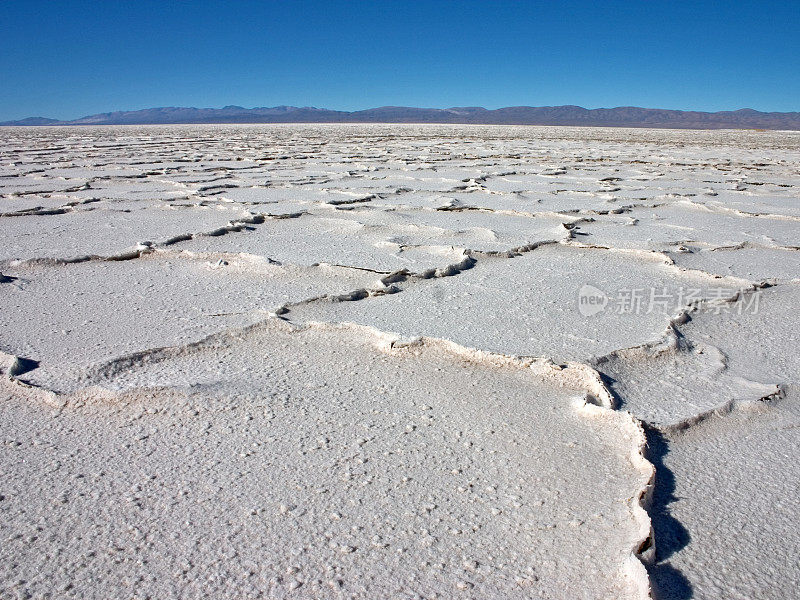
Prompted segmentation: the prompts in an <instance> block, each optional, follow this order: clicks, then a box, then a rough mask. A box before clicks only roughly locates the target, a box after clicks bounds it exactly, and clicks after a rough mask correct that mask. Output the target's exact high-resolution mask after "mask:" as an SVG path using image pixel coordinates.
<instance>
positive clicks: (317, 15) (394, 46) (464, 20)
mask: <svg viewBox="0 0 800 600" xmlns="http://www.w3.org/2000/svg"><path fill="white" fill-rule="evenodd" d="M0 82H1V83H0V120H3V119H14V118H21V117H26V116H31V115H37V116H39V115H41V116H49V117H55V118H65V119H66V118H75V117H79V116H83V115H87V114H92V113H97V112H105V111H111V110H131V109H137V108H148V107H154V106H202V107H221V106H224V105H226V104H238V105H241V106H246V107H252V106H274V105H278V104H290V105H300V106H318V107H325V108H335V109H344V110H353V109H360V108H369V107H374V106H382V105H407V106H426V107H449V106H485V107H487V108H497V107H500V106H515V105H531V106H540V105H559V104H578V105H581V106H585V107H587V108H597V107H611V106H626V105H635V106H646V107H660V108H680V109H696V110H726V109H737V108H743V107H749V108H756V109H759V110H777V111H792V110H795V111H796V110H800V0H788V1H786V2H781V3H778V2H768V1H765V2H737V1H736V0H730V1H728V2H702V1H698V2H682V1H675V2H668V1H651V2H633V1H630V2H616V1H613V0H608V1H602V0H597V1H594V2H579V1H576V2H561V3H559V2H502V1H497V2H488V1H486V2H472V1H465V2H424V1H420V2H414V1H413V0H407V1H406V2H399V1H398V2H395V1H379V0H376V1H374V2H359V1H353V2H336V1H331V2H314V1H299V0H298V1H291V0H286V1H283V2H271V1H263V2H239V1H236V0H231V1H229V2H216V1H214V2H212V1H205V2H203V1H198V2H169V1H168V0H163V1H161V2H150V1H149V0H140V1H130V2H125V1H122V0H107V1H105V2H75V1H69V0H63V1H61V2H56V1H51V2H38V1H17V2H14V1H6V2H4V3H3V9H2V18H1V19H0Z"/></svg>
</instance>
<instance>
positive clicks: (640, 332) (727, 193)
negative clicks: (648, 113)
mask: <svg viewBox="0 0 800 600" xmlns="http://www.w3.org/2000/svg"><path fill="white" fill-rule="evenodd" d="M0 140H2V142H0V239H2V244H0V351H1V352H2V354H0V357H2V361H0V363H1V364H0V368H2V370H3V379H2V384H1V386H0V395H1V396H2V403H1V404H0V406H2V409H1V410H2V417H0V432H1V435H0V439H2V440H3V445H2V449H1V450H0V472H1V473H2V479H1V480H0V514H1V515H2V518H0V539H2V543H1V544H0V590H2V595H3V596H4V597H20V598H29V597H34V598H39V597H60V598H61V597H63V598H70V597H74V598H112V597H126V598H146V597H182V598H196V597H206V596H211V597H219V598H223V597H225V598H250V597H252V598H259V597H270V598H293V597H296V598H311V597H317V598H321V597H331V598H339V597H341V598H375V597H398V598H401V597H402V598H405V597H408V598H435V597H439V598H451V597H463V598H531V597H547V598H645V597H655V598H689V597H694V598H719V597H728V598H755V597H761V598H791V597H792V596H793V593H794V590H796V589H798V588H800V565H798V563H797V556H798V555H800V530H799V529H798V525H797V523H798V521H800V519H798V514H797V509H796V506H795V505H794V503H793V502H792V501H791V499H792V498H793V495H794V494H796V490H797V486H798V482H800V468H798V466H797V461H796V459H795V455H794V453H795V452H796V448H797V444H798V441H800V439H799V438H798V435H799V434H798V432H800V427H798V425H799V424H800V396H798V393H797V390H798V389H799V388H798V383H800V362H799V361H798V357H797V356H798V352H797V342H796V335H797V331H798V326H800V324H799V323H797V310H796V306H797V296H798V293H800V292H799V291H798V290H799V289H800V288H798V285H800V260H799V258H798V257H800V253H798V248H800V240H799V239H798V238H799V237H800V236H798V232H799V231H800V230H799V229H798V225H800V134H798V133H793V132H756V131H713V132H712V131H668V130H646V129H639V130H635V129H590V128H584V129H581V128H537V127H491V126H444V125H443V126H419V125H408V126H403V125H374V126H373V125H370V126H366V125H326V126H322V125H292V126H280V125H277V126H276V125H271V126H173V127H156V126H152V127H102V128H27V129H25V128H3V129H0ZM582 289H583V290H586V289H589V290H592V293H593V294H595V295H596V296H597V299H599V300H598V301H599V302H600V303H599V304H597V306H600V308H599V309H597V310H588V311H587V310H586V307H585V306H582V305H581V302H582V296H581V294H582V293H583V292H582V291H581V290H582ZM651 528H652V531H651Z"/></svg>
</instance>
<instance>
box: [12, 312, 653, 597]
mask: <svg viewBox="0 0 800 600" xmlns="http://www.w3.org/2000/svg"><path fill="white" fill-rule="evenodd" d="M379 346H382V347H383V351H381V349H380V347H379ZM334 357H335V360H331V359H332V358H334ZM104 375H106V376H105V377H104ZM92 383H95V384H100V385H105V386H108V387H111V388H113V389H114V390H132V391H131V392H130V393H129V394H127V395H125V394H123V395H121V396H120V395H111V394H110V393H105V394H99V393H98V392H95V393H94V394H95V395H94V396H93V395H92V393H91V392H87V393H86V394H85V396H88V397H82V396H80V395H78V396H76V397H74V398H65V401H66V402H67V403H68V404H67V406H66V407H64V409H63V410H62V412H61V413H60V415H59V416H58V418H52V417H51V416H50V411H49V410H45V409H43V407H42V406H41V405H39V404H35V403H34V404H30V403H29V402H28V403H26V401H25V400H20V399H15V398H13V397H6V398H4V401H3V413H4V414H3V418H2V421H3V423H4V424H5V425H4V427H6V428H7V429H6V431H7V433H6V434H5V435H13V440H15V441H16V440H19V441H20V444H21V445H19V446H14V447H13V449H12V450H11V451H10V452H6V453H4V454H3V455H2V456H3V459H4V460H3V466H2V468H3V471H4V472H6V473H8V474H9V477H8V478H7V479H6V481H5V482H4V490H3V491H4V493H5V495H6V499H5V501H4V503H3V511H4V513H5V515H6V519H5V521H6V523H7V524H8V521H11V523H13V524H14V526H13V527H7V525H5V526H3V527H4V528H7V529H8V530H11V531H6V532H5V533H6V535H7V536H9V534H12V532H13V534H12V535H10V536H9V539H8V543H5V544H4V545H3V549H2V551H0V552H1V554H0V556H2V560H0V564H2V565H3V566H2V567H0V576H1V577H2V578H3V579H4V580H6V581H11V580H12V579H14V578H16V579H20V578H21V579H24V580H25V581H26V584H25V585H26V588H27V589H29V590H30V591H31V592H32V593H33V594H38V593H41V592H43V591H45V590H48V589H53V588H52V586H54V585H55V586H61V585H64V584H67V583H68V582H70V581H71V582H72V588H71V589H70V590H69V591H70V594H75V595H84V594H89V595H101V594H107V595H111V596H113V595H118V594H119V593H120V591H121V589H126V587H127V586H125V584H122V585H123V587H122V588H119V587H117V586H118V585H120V583H118V582H117V580H116V579H106V578H105V576H104V575H103V574H104V573H105V572H108V571H111V572H116V571H117V570H118V569H120V568H123V569H125V580H126V581H128V582H130V584H129V585H130V586H131V589H132V590H134V589H135V590H136V592H137V593H138V594H140V595H145V594H152V595H154V596H160V597H163V596H164V595H165V594H171V593H173V592H174V591H175V590H178V589H180V590H182V591H181V592H180V594H182V595H189V596H195V595H197V594H212V595H214V596H216V597H219V596H237V597H241V596H244V595H247V596H255V595H258V594H266V595H269V596H277V597H280V596H283V595H284V594H289V593H290V592H291V591H292V590H293V589H295V588H298V587H299V588H300V591H298V593H299V594H300V595H301V596H303V597H318V596H324V597H327V596H329V595H334V594H335V593H339V594H342V595H344V596H347V597H356V598H375V597H390V596H391V597H394V596H397V595H401V596H404V595H407V594H409V593H415V594H419V595H421V596H433V595H441V596H446V597H462V596H463V597H473V596H476V595H477V596H480V597H505V598H527V597H530V596H531V595H539V594H540V593H542V592H544V593H546V594H547V595H550V594H551V593H552V592H553V591H554V590H558V591H559V593H561V594H564V596H565V597H567V596H569V597H587V596H588V595H589V594H591V595H592V596H597V597H616V598H635V597H637V590H636V585H634V582H633V580H632V579H631V578H630V577H629V575H627V574H626V573H627V572H628V569H629V568H630V564H629V563H630V561H631V560H632V556H631V549H632V548H635V547H636V546H637V545H638V543H639V538H640V536H641V531H640V527H641V524H640V523H639V522H637V521H638V519H637V517H636V514H635V512H634V506H633V505H632V501H631V499H632V498H633V497H635V495H636V492H637V490H638V489H640V488H641V487H642V486H643V485H645V484H646V482H647V480H648V477H649V470H648V469H649V465H647V464H646V463H644V462H643V461H641V463H637V462H635V461H632V459H631V447H636V445H637V444H639V443H641V439H640V438H641V432H640V431H639V429H638V426H637V425H636V424H635V423H634V421H633V420H632V419H630V417H628V416H627V415H625V414H623V413H617V412H613V411H610V410H602V409H598V408H596V407H591V408H594V409H595V410H594V411H592V410H589V409H587V408H584V409H582V408H581V402H576V398H577V399H580V398H581V397H582V395H583V394H584V392H585V387H586V385H593V381H592V380H591V378H590V373H589V372H588V371H582V370H581V369H580V367H577V366H576V367H574V368H567V369H558V368H555V367H552V366H547V365H542V366H534V367H533V368H531V367H528V366H526V365H524V364H515V363H513V362H511V361H504V360H502V359H494V360H493V359H492V358H491V357H486V356H479V355H469V354H464V353H460V352H457V351H453V350H452V349H450V348H449V347H448V346H447V345H446V344H441V343H437V342H430V343H426V344H424V345H417V346H410V347H406V348H398V349H391V348H389V345H388V340H387V339H386V338H384V337H383V336H378V335H375V334H372V333H370V332H369V331H364V330H359V329H355V328H344V329H342V328H338V329H337V328H332V327H317V328H310V329H305V330H301V331H293V330H292V329H291V328H290V327H288V326H287V325H285V324H282V323H281V322H280V321H276V320H272V321H270V322H268V323H266V324H265V325H263V326H261V327H258V328H256V329H254V330H251V331H250V332H249V333H247V334H246V335H230V336H222V337H221V338H217V339H215V340H213V341H212V342H209V343H206V344H201V345H200V346H197V347H195V348H193V349H186V350H179V351H175V352H168V353H162V354H159V353H156V354H155V355H154V356H152V357H149V358H145V357H142V359H141V360H138V361H133V363H127V364H126V366H125V367H123V368H121V369H117V368H115V365H114V364H110V365H108V367H107V368H106V369H104V370H102V371H101V372H100V373H99V375H98V376H97V377H95V378H94V379H93V380H92ZM153 385H155V386H168V387H170V388H174V389H175V391H174V392H169V393H164V392H162V391H160V390H158V389H150V386H153ZM587 411H588V412H587ZM23 454H24V455H25V456H26V457H27V458H26V465H27V466H26V468H25V469H23V470H17V469H16V468H15V467H14V461H15V458H16V457H18V456H20V455H23ZM44 473H47V475H46V476H45V480H44V481H41V480H40V479H38V478H40V477H41V476H42V475H43V474H44ZM31 486H38V487H39V488H40V491H39V493H38V494H36V495H35V496H34V497H32V498H31V497H26V496H27V494H26V493H25V491H26V490H28V489H30V488H31ZM88 515H94V516H93V517H89V516H88ZM86 518H89V519H90V520H91V521H94V522H95V527H94V528H93V529H91V530H84V529H83V527H84V526H82V525H81V524H80V519H86ZM36 524H38V525H39V526H41V527H44V530H45V531H47V536H37V535H36V534H35V533H33V532H34V531H35V525H36ZM644 526H645V529H646V528H647V525H646V522H645V525H644ZM156 532H157V534H156ZM31 536H33V539H32V538H31ZM45 553H48V554H51V555H52V556H53V558H52V559H51V560H48V561H46V563H44V564H40V563H39V561H38V559H37V557H38V556H41V555H43V554H45ZM90 553H94V554H90ZM139 556H143V557H147V564H146V565H144V564H142V563H141V562H139V561H138V560H137V557H139ZM15 563H16V564H17V567H16V568H14V567H13V566H12V565H13V564H15ZM576 564H580V565H581V567H580V569H575V568H574V565H576ZM76 569H79V570H81V572H82V573H84V574H85V575H83V576H81V577H77V578H75V579H71V578H70V576H69V573H71V572H74V571H75V570H76ZM159 575H165V576H166V577H163V578H162V577H158V578H157V579H156V578H154V577H153V576H159ZM587 575H591V577H592V584H591V588H590V589H587V587H586V581H585V577H586V576H587ZM91 577H94V578H95V579H94V581H92V579H91Z"/></svg>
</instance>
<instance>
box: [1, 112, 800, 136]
mask: <svg viewBox="0 0 800 600" xmlns="http://www.w3.org/2000/svg"><path fill="white" fill-rule="evenodd" d="M181 123H185V124H200V123H452V124H458V123H462V124H484V125H578V126H580V125H584V126H595V127H661V128H676V129H795V130H800V112H759V111H757V110H752V109H749V108H743V109H741V110H734V111H721V112H700V111H685V110H665V109H660V108H639V107H637V106H620V107H617V108H594V109H586V108H582V107H580V106H539V107H533V106H509V107H507V108H498V109H496V110H488V109H485V108H481V107H472V106H470V107H456V108H412V107H406V106H382V107H380V108H370V109H367V110H357V111H353V112H347V111H341V110H328V109H326V108H314V107H309V106H306V107H302V108H299V107H296V106H275V107H272V108H265V107H261V108H243V107H241V106H226V107H224V108H181V107H167V108H147V109H144V110H130V111H118V112H109V113H101V114H97V115H90V116H88V117H81V118H80V119H74V120H72V121H59V120H58V119H47V118H45V117H28V118H27V119H21V120H19V121H5V122H2V123H0V125H16V126H34V125H168V124H181Z"/></svg>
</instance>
